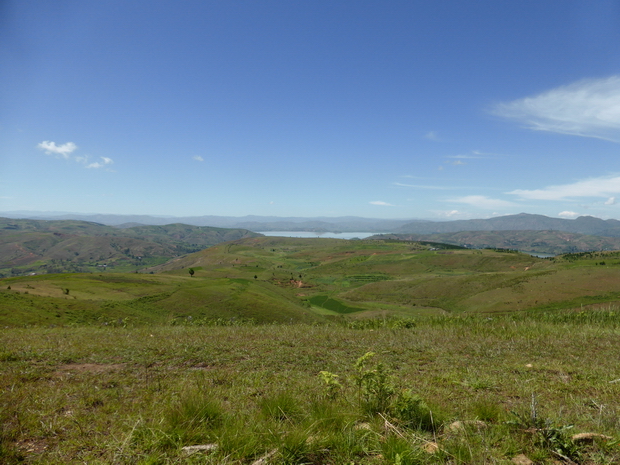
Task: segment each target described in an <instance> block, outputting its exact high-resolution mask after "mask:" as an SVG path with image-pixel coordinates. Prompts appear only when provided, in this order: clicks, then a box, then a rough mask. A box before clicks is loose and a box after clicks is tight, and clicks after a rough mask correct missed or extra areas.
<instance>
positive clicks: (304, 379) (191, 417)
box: [0, 237, 620, 465]
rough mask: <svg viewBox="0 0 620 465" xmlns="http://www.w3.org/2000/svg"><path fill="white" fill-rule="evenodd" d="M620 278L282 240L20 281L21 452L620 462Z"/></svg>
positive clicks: (6, 289) (399, 245) (10, 398)
mask: <svg viewBox="0 0 620 465" xmlns="http://www.w3.org/2000/svg"><path fill="white" fill-rule="evenodd" d="M619 270H620V252H603V253H583V254H568V255H564V256H562V257H557V258H555V259H539V258H535V257H532V256H530V255H527V254H522V253H515V252H511V251H506V250H504V251H502V250H467V249H459V248H454V247H452V246H447V245H446V246H441V245H440V244H424V243H417V242H402V241H376V240H366V241H344V240H338V239H290V238H273V237H271V238H270V237H260V238H248V239H242V240H237V241H232V242H227V243H222V244H218V245H216V246H213V247H211V248H208V249H205V250H203V251H200V252H197V253H194V254H190V255H186V256H183V257H178V258H176V259H174V260H173V261H171V262H169V263H167V264H164V265H158V266H157V267H155V268H153V269H151V270H150V271H148V272H145V273H111V272H109V271H102V272H99V273H76V274H47V275H40V276H26V277H11V278H4V279H1V280H0V391H1V392H2V393H3V395H2V396H0V463H7V464H14V463H15V464H16V463H50V464H51V463H119V464H120V463H140V464H171V463H179V464H181V463H183V464H184V463H207V464H214V465H215V464H218V465H226V464H229V465H232V464H255V465H258V464H264V465H267V464H274V465H275V464H278V465H280V464H282V465H285V464H287V465H288V464H315V465H319V464H333V465H339V464H351V463H355V464H359V465H394V464H400V465H409V464H410V465H415V464H446V465H447V464H450V465H457V464H462V465H465V464H486V463H497V464H510V463H513V464H514V463H541V464H543V463H545V464H546V463H549V464H557V463H560V464H561V463H564V464H571V463H573V464H574V463H577V464H584V465H586V464H587V465H590V464H613V463H618V462H619V461H620V449H619V444H620V420H619V418H620V410H619V409H618V405H617V399H618V396H619V395H620V391H619V390H620V372H618V367H617V355H618V350H617V341H618V336H619V335H620V311H618V301H620V291H619V290H618V285H617V276H618V272H619ZM190 271H191V272H193V274H192V273H190ZM151 272H152V274H151ZM518 310H523V311H520V312H519V311H518ZM526 310H527V311H526ZM256 323H259V324H256ZM260 323H263V324H260ZM267 323H269V324H267ZM274 323H277V324H274ZM575 434H582V435H581V436H579V435H577V436H575ZM583 434H586V436H583ZM188 446H201V447H202V448H199V449H186V448H187V447H188ZM526 459H527V460H531V462H527V461H525V460H526Z"/></svg>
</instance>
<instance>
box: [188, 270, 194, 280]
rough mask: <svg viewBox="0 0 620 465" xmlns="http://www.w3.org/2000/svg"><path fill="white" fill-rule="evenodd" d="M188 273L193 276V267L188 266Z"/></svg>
mask: <svg viewBox="0 0 620 465" xmlns="http://www.w3.org/2000/svg"><path fill="white" fill-rule="evenodd" d="M189 275H190V276H191V277H192V278H193V277H194V269H193V268H190V269H189Z"/></svg>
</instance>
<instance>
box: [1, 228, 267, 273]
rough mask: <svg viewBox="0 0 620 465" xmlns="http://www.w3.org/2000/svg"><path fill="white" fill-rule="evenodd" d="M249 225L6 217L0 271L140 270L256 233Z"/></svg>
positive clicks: (2, 231) (2, 236)
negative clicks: (229, 226) (132, 223)
mask: <svg viewBox="0 0 620 465" xmlns="http://www.w3.org/2000/svg"><path fill="white" fill-rule="evenodd" d="M255 236H259V234H256V233H252V232H250V231H247V230H244V229H223V228H211V227H198V226H188V225H184V224H170V225H166V226H136V227H132V228H126V229H118V228H113V227H111V226H104V225H102V224H97V223H89V222H85V221H73V220H63V221H42V220H16V219H8V218H0V277H2V276H20V275H24V274H30V273H61V272H88V271H101V270H102V269H104V268H105V269H109V270H115V271H120V272H123V271H134V270H139V269H142V268H145V267H147V266H153V265H156V264H160V263H165V262H166V261H168V260H169V259H171V258H172V257H176V256H179V255H182V254H186V253H190V252H195V251H197V250H202V249H204V248H206V247H209V246H211V245H214V244H217V243H220V242H225V241H230V240H234V239H239V238H243V237H255Z"/></svg>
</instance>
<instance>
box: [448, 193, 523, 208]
mask: <svg viewBox="0 0 620 465" xmlns="http://www.w3.org/2000/svg"><path fill="white" fill-rule="evenodd" d="M449 201H450V202H457V203H464V204H467V205H471V206H472V207H477V208H484V209H488V210H495V209H498V208H514V207H517V206H518V204H517V203H514V202H510V201H507V200H501V199H491V198H489V197H487V196H485V195H466V196H464V197H457V198H455V199H449Z"/></svg>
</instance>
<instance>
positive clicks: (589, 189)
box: [508, 175, 620, 205]
mask: <svg viewBox="0 0 620 465" xmlns="http://www.w3.org/2000/svg"><path fill="white" fill-rule="evenodd" d="M508 194H513V195H517V196H519V197H521V198H522V199H531V200H567V199H574V198H578V197H606V198H607V199H608V200H607V201H606V202H605V204H606V205H613V203H615V196H616V195H620V176H617V175H616V176H601V177H598V178H589V179H584V180H582V181H577V182H574V183H572V184H563V185H559V186H548V187H545V188H543V189H532V190H527V189H516V190H514V191H511V192H508ZM610 201H611V203H608V202H610Z"/></svg>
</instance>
